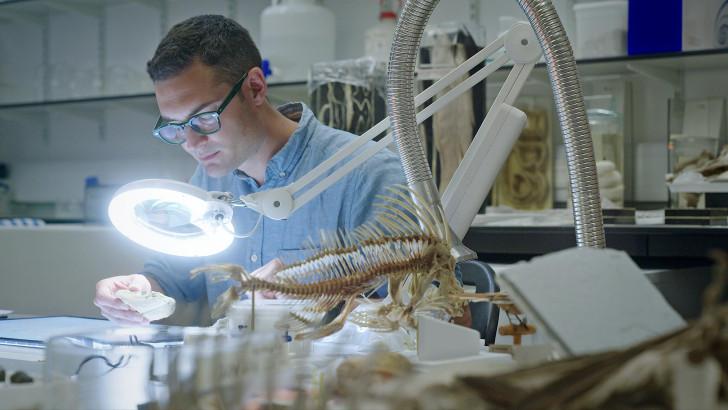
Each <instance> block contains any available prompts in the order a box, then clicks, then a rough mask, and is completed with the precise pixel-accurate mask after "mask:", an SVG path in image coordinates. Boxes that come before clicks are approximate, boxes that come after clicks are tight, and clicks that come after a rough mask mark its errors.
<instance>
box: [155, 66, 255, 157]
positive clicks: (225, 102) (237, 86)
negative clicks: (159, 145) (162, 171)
mask: <svg viewBox="0 0 728 410" xmlns="http://www.w3.org/2000/svg"><path fill="white" fill-rule="evenodd" d="M247 77H248V72H247V71H246V72H245V74H243V76H242V77H240V79H239V80H238V82H236V83H235V85H233V88H232V89H231V90H230V92H229V93H228V95H227V96H226V97H225V99H224V100H223V101H222V104H220V107H219V108H218V109H217V110H214V111H205V112H199V113H197V114H194V115H192V116H190V118H188V119H187V120H185V121H179V122H175V121H168V122H162V116H161V115H160V116H159V118H158V119H157V123H156V124H155V125H154V129H153V130H152V135H154V137H155V138H157V139H159V140H161V141H162V142H164V143H165V144H170V145H182V144H184V143H185V142H187V138H185V139H184V140H183V141H181V142H172V141H167V139H165V138H164V137H163V136H162V134H161V133H160V132H159V130H161V129H162V128H164V127H167V126H170V125H175V126H178V127H182V131H184V129H185V127H192V125H191V124H190V122H191V121H192V120H194V119H195V118H197V117H199V116H201V115H206V114H216V115H217V125H218V127H217V129H216V130H215V131H211V132H199V131H195V132H198V133H200V134H203V135H210V134H214V133H216V132H218V131H220V129H222V120H221V119H220V115H222V112H223V110H225V108H226V107H227V106H228V104H230V101H232V99H233V97H235V95H236V94H237V93H238V91H240V88H242V86H243V82H244V81H245V79H246V78H247Z"/></svg>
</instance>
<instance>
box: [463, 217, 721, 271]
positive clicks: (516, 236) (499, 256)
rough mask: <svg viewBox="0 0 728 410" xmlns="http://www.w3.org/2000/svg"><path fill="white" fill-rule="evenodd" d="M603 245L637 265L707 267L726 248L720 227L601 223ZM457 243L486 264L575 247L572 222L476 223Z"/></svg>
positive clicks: (512, 261)
mask: <svg viewBox="0 0 728 410" xmlns="http://www.w3.org/2000/svg"><path fill="white" fill-rule="evenodd" d="M604 232H605V235H606V242H607V247H608V248H612V249H618V250H622V251H625V252H627V253H628V254H629V255H630V256H631V257H632V259H633V260H634V261H635V262H636V263H637V264H638V265H639V266H640V267H641V268H643V269H680V268H692V267H700V266H709V265H710V264H711V263H712V262H711V260H710V259H709V253H710V251H711V250H712V249H724V250H728V227H726V226H674V225H671V226H668V225H649V226H645V225H606V226H605V227H604ZM463 242H464V243H465V245H466V246H467V247H469V248H470V249H472V250H474V251H476V252H477V253H478V259H481V260H483V261H487V262H488V263H514V262H518V261H522V260H527V259H531V258H532V257H534V256H538V255H543V254H547V253H551V252H556V251H559V250H562V249H567V248H572V247H574V246H576V235H575V233H574V227H573V226H568V225H565V226H477V227H475V226H474V227H471V228H470V230H469V231H468V233H467V235H466V236H465V238H464V240H463Z"/></svg>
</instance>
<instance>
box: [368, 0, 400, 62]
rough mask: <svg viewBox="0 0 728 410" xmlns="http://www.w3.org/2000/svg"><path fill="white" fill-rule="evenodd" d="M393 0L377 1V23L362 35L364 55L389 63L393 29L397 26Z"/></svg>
mask: <svg viewBox="0 0 728 410" xmlns="http://www.w3.org/2000/svg"><path fill="white" fill-rule="evenodd" d="M394 4H395V0H379V22H378V23H377V24H375V25H374V26H373V27H371V28H369V29H367V31H366V33H364V55H367V56H371V57H374V59H375V60H377V61H384V62H388V61H389V51H390V50H391V49H392V39H393V38H394V29H395V27H396V25H397V11H396V8H395V6H394Z"/></svg>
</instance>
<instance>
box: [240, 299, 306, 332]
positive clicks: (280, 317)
mask: <svg viewBox="0 0 728 410" xmlns="http://www.w3.org/2000/svg"><path fill="white" fill-rule="evenodd" d="M295 303H296V301H291V300H285V299H262V298H256V299H255V331H264V332H265V331H276V330H279V331H281V333H282V332H283V331H284V330H283V329H281V328H280V324H281V323H282V321H284V320H285V319H286V318H287V317H288V313H289V312H290V311H291V308H292V307H293V305H294V304H295ZM252 312H253V310H252V303H251V301H250V299H245V300H241V301H238V302H235V303H233V304H232V305H231V306H230V309H228V315H227V317H228V326H229V330H230V331H233V332H242V333H248V332H251V331H253V328H252V325H253V320H252Z"/></svg>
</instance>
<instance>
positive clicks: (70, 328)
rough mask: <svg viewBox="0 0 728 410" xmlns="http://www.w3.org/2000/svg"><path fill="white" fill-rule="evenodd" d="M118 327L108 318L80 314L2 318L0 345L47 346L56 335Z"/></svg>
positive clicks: (0, 322)
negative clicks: (79, 315) (81, 315)
mask: <svg viewBox="0 0 728 410" xmlns="http://www.w3.org/2000/svg"><path fill="white" fill-rule="evenodd" d="M114 327H117V325H115V324H113V323H112V322H110V321H108V320H106V319H94V318H89V317H78V316H40V317H30V318H15V319H2V320H0V346H17V347H30V348H36V349H43V348H45V345H46V342H48V340H49V339H50V338H52V337H54V336H60V335H68V334H74V333H83V332H98V331H102V330H106V329H111V328H114Z"/></svg>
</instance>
